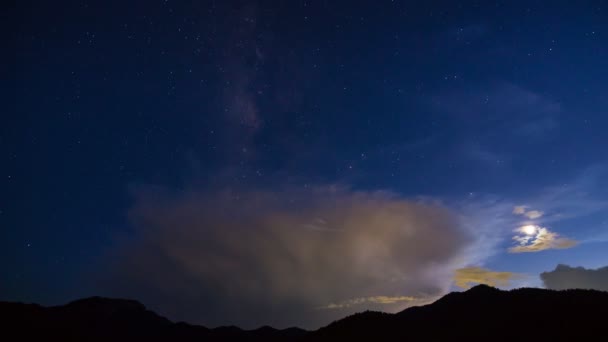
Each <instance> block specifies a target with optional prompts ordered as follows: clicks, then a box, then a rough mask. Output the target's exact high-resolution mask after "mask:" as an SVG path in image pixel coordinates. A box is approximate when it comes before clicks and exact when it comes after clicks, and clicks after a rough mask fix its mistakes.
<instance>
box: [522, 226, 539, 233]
mask: <svg viewBox="0 0 608 342" xmlns="http://www.w3.org/2000/svg"><path fill="white" fill-rule="evenodd" d="M521 231H522V232H523V233H524V234H526V235H534V234H535V233H536V226H535V225H531V224H529V225H526V226H523V227H521Z"/></svg>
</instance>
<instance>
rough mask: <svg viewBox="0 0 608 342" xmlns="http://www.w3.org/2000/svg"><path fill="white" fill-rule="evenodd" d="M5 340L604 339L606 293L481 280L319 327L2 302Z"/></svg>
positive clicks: (104, 305)
mask: <svg viewBox="0 0 608 342" xmlns="http://www.w3.org/2000/svg"><path fill="white" fill-rule="evenodd" d="M0 319H1V322H2V335H4V337H3V338H2V339H3V340H7V339H6V337H9V336H16V337H18V338H19V340H23V341H26V340H27V341H29V340H43V341H49V340H52V341H348V340H356V341H359V340H375V341H516V340H519V341H521V340H523V341H550V340H552V339H558V340H564V339H571V340H580V341H599V340H604V339H608V330H607V329H606V323H607V322H608V292H601V291H594V290H564V291H552V290H544V289H532V288H523V289H517V290H511V291H501V290H498V289H495V288H493V287H489V286H485V285H479V286H476V287H474V288H472V289H470V290H468V291H465V292H453V293H450V294H447V295H446V296H444V297H442V298H441V299H439V300H437V301H436V302H434V303H432V304H429V305H425V306H420V307H412V308H408V309H406V310H404V311H402V312H399V313H396V314H387V313H381V312H372V311H366V312H363V313H358V314H355V315H352V316H349V317H346V318H344V319H341V320H338V321H335V322H333V323H331V324H329V325H328V326H326V327H323V328H320V329H318V330H315V331H306V330H302V329H299V328H289V329H284V330H278V329H274V328H271V327H261V328H259V329H256V330H242V329H240V328H237V327H220V328H215V329H208V328H205V327H203V326H197V325H190V324H187V323H183V322H180V323H173V322H171V321H170V320H168V319H166V318H164V317H161V316H159V315H157V314H156V313H154V312H152V311H149V310H147V309H146V308H145V307H144V306H143V305H142V304H141V303H139V302H136V301H132V300H123V299H107V298H100V297H92V298H86V299H81V300H77V301H74V302H71V303H69V304H66V305H63V306H55V307H42V306H39V305H36V304H22V303H12V302H0Z"/></svg>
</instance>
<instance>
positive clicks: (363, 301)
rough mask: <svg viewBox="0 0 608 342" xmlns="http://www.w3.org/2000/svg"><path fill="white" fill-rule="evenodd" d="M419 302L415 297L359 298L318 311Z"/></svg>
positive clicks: (324, 307)
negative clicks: (368, 304) (369, 304)
mask: <svg viewBox="0 0 608 342" xmlns="http://www.w3.org/2000/svg"><path fill="white" fill-rule="evenodd" d="M420 300H421V299H420V298H416V297H412V296H396V297H389V296H373V297H360V298H353V299H349V300H345V301H342V302H338V303H330V304H329V305H326V306H323V307H320V309H344V308H350V307H352V306H358V305H362V304H367V303H374V304H396V303H401V302H406V303H409V302H416V301H420Z"/></svg>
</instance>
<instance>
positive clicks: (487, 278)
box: [454, 267, 520, 289]
mask: <svg viewBox="0 0 608 342" xmlns="http://www.w3.org/2000/svg"><path fill="white" fill-rule="evenodd" d="M519 276H520V275H519V274H517V273H513V272H496V271H492V270H489V269H486V268H482V267H465V268H460V269H457V270H456V272H455V273H454V285H456V286H458V287H460V288H463V289H468V288H470V287H471V286H473V285H475V284H486V285H490V286H496V287H507V286H509V284H510V281H511V280H513V279H516V278H518V277H519Z"/></svg>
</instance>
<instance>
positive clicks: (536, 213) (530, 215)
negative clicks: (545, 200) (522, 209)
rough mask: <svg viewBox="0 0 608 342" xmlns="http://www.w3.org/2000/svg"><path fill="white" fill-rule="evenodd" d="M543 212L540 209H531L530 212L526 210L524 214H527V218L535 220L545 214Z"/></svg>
mask: <svg viewBox="0 0 608 342" xmlns="http://www.w3.org/2000/svg"><path fill="white" fill-rule="evenodd" d="M543 214H544V213H543V212H542V211H538V210H530V211H528V212H526V213H525V214H524V216H526V217H527V218H529V219H530V220H535V219H537V218H541V217H542V216H543Z"/></svg>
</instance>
